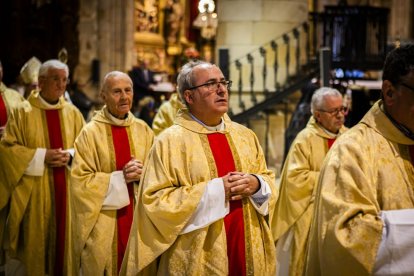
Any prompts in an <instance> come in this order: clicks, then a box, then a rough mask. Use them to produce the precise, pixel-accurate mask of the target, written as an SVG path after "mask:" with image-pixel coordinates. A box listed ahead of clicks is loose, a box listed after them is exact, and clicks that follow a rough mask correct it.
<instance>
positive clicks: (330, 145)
mask: <svg viewBox="0 0 414 276" xmlns="http://www.w3.org/2000/svg"><path fill="white" fill-rule="evenodd" d="M335 140H336V138H332V139H328V149H330V148H331V147H332V145H333V143H335Z"/></svg>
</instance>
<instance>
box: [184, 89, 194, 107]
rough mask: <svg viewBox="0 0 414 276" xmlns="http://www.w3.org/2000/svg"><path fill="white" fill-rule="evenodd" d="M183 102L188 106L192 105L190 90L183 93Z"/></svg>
mask: <svg viewBox="0 0 414 276" xmlns="http://www.w3.org/2000/svg"><path fill="white" fill-rule="evenodd" d="M184 100H185V101H186V102H187V103H188V104H192V103H193V102H194V101H193V93H191V90H185V91H184Z"/></svg>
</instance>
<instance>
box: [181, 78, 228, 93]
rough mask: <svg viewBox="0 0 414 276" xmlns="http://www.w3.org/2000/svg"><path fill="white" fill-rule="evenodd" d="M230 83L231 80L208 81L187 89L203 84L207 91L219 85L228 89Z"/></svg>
mask: <svg viewBox="0 0 414 276" xmlns="http://www.w3.org/2000/svg"><path fill="white" fill-rule="evenodd" d="M231 84H232V81H231V80H221V81H209V82H206V83H203V84H200V85H196V86H193V87H190V88H188V90H194V89H197V88H200V87H203V86H205V87H206V88H207V90H209V91H213V90H214V89H216V88H219V86H220V85H222V86H223V87H225V88H226V89H227V90H228V89H230V87H231Z"/></svg>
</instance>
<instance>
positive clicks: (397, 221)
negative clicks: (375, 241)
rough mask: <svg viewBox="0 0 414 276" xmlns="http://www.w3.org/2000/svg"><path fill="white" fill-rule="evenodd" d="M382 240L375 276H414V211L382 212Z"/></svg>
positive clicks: (376, 261) (375, 265) (375, 266)
mask: <svg viewBox="0 0 414 276" xmlns="http://www.w3.org/2000/svg"><path fill="white" fill-rule="evenodd" d="M380 215H381V218H382V220H383V223H384V227H383V230H382V240H381V243H380V246H379V249H378V252H377V258H376V260H375V264H374V270H373V271H374V275H414V262H413V256H414V209H401V210H390V211H381V213H380Z"/></svg>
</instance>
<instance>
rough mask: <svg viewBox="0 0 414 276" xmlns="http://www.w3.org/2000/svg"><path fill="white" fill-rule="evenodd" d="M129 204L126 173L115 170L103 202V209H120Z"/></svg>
mask: <svg viewBox="0 0 414 276" xmlns="http://www.w3.org/2000/svg"><path fill="white" fill-rule="evenodd" d="M127 205H129V195H128V187H127V184H126V182H125V178H124V173H123V172H122V171H115V172H113V173H111V178H110V179H109V185H108V192H107V193H106V197H105V199H104V202H103V204H102V210H118V209H121V208H123V207H125V206H127Z"/></svg>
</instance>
